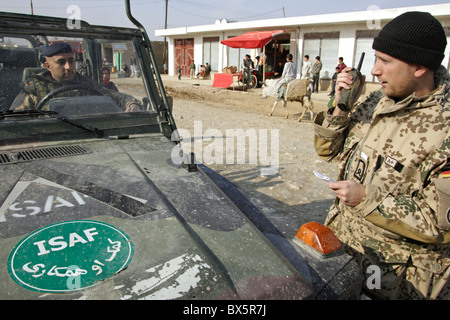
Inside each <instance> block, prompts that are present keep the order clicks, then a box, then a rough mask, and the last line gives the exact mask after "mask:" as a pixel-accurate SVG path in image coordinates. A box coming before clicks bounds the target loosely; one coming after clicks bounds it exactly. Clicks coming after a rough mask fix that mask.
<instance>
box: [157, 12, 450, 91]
mask: <svg viewBox="0 0 450 320" xmlns="http://www.w3.org/2000/svg"><path fill="white" fill-rule="evenodd" d="M431 7H432V8H431V9H432V10H431V11H432V12H431V13H432V14H433V13H434V14H436V13H439V14H441V12H443V11H445V12H448V13H445V15H444V16H438V17H437V18H438V20H440V21H441V23H442V25H443V26H444V27H445V30H446V33H447V39H448V42H449V43H450V28H449V27H446V26H449V25H450V4H448V5H436V6H431ZM411 9H416V8H408V10H406V11H410V10H411ZM417 9H418V10H420V9H422V11H423V9H426V8H417ZM403 11H405V9H401V8H400V9H393V10H381V11H379V12H376V13H374V14H371V13H370V12H364V13H363V14H366V16H365V19H364V18H359V17H360V16H361V15H356V13H347V14H335V15H321V16H317V17H305V19H301V18H302V17H297V18H284V19H275V20H274V21H271V23H272V22H273V23H272V24H270V25H269V24H268V22H267V21H263V20H259V21H253V22H247V23H230V24H228V25H222V24H216V25H211V26H197V27H185V28H178V29H173V30H170V31H168V32H167V31H166V33H167V34H166V36H168V37H169V74H170V75H173V76H175V75H176V66H175V65H174V39H180V38H193V39H194V57H195V58H194V60H195V61H196V65H197V68H198V67H199V66H200V64H202V63H204V62H206V61H203V38H204V37H218V38H219V43H220V41H222V40H224V39H228V38H229V37H232V36H237V35H240V34H242V33H245V32H248V31H254V30H276V29H283V30H286V32H288V33H290V35H291V39H290V44H291V45H290V50H291V52H290V53H292V54H293V55H294V62H295V63H296V66H297V74H298V77H300V73H301V67H302V64H303V56H304V55H305V54H309V55H310V60H311V61H314V57H315V55H317V54H316V52H317V50H312V52H308V47H309V48H311V47H314V45H315V44H314V43H315V41H314V39H315V38H314V37H316V36H318V37H325V38H322V40H321V41H322V43H324V45H325V46H331V47H333V46H337V48H336V51H335V52H336V54H335V65H337V64H338V57H343V58H344V62H345V63H346V64H347V65H348V66H355V65H357V64H358V61H359V58H360V56H361V50H362V49H361V48H364V52H365V59H364V64H363V71H364V72H363V73H365V74H366V76H367V79H368V80H369V81H371V80H373V79H372V77H371V76H370V70H371V68H372V66H373V63H374V51H373V50H372V49H371V42H372V40H373V37H374V36H376V34H377V33H378V32H379V30H380V29H381V28H382V27H383V26H384V25H385V24H386V23H387V22H388V21H390V19H392V18H394V17H395V16H398V15H399V14H401V13H402V12H403ZM328 17H330V22H332V23H329V22H328V21H327V19H328ZM369 17H370V18H369ZM376 17H382V18H379V19H376ZM332 19H335V21H334V22H333V21H332ZM358 19H359V20H358ZM370 19H373V20H370ZM316 20H317V21H318V22H317V23H315V21H316ZM292 21H298V25H295V23H293V22H292ZM330 34H332V36H335V35H336V34H337V38H327V37H328V36H330ZM323 39H326V40H325V41H324V40H323ZM333 39H335V40H333ZM227 48H228V47H226V46H224V45H222V44H219V50H218V67H217V70H215V71H217V72H221V70H222V69H223V68H224V67H226V66H228V65H229V61H228V49H227ZM328 49H329V48H328ZM328 49H327V50H328ZM247 51H248V53H249V54H250V55H251V56H252V58H253V59H254V58H255V57H256V56H257V55H261V51H260V50H256V49H251V50H250V49H247ZM449 51H450V45H448V46H447V49H446V56H445V58H444V61H443V62H442V64H443V65H444V66H445V67H447V68H448V67H449V58H450V52H449ZM332 55H334V54H330V53H328V54H325V56H326V57H324V58H326V59H328V60H327V68H325V69H323V72H322V73H321V77H322V78H323V79H326V78H330V77H331V76H332V74H333V73H334V68H333V67H332V65H333V62H330V59H332V57H331V56H332ZM235 60H236V59H235ZM237 67H238V68H239V67H240V66H237ZM330 69H332V70H330ZM327 86H328V84H327V82H326V81H324V82H323V89H326V88H327Z"/></svg>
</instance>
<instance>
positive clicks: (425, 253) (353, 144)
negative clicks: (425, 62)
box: [314, 66, 450, 299]
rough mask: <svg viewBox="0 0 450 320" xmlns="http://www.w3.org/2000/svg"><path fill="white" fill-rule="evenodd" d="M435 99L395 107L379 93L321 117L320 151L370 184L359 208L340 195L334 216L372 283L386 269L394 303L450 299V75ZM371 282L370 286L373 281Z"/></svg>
mask: <svg viewBox="0 0 450 320" xmlns="http://www.w3.org/2000/svg"><path fill="white" fill-rule="evenodd" d="M435 83H436V85H437V88H436V90H434V91H433V92H432V93H431V94H430V95H428V96H425V97H421V98H417V97H415V96H414V95H411V96H409V97H407V98H406V99H403V100H402V101H400V102H397V103H396V102H394V101H393V100H391V99H390V98H388V97H387V96H384V95H383V92H382V90H379V91H376V92H373V93H371V94H370V96H369V97H368V98H367V99H366V100H365V101H364V102H362V103H361V104H359V105H358V106H356V108H355V110H354V112H353V113H352V114H351V116H350V117H349V118H348V119H346V118H345V117H342V116H332V115H331V114H332V112H333V109H331V110H328V112H327V113H325V112H324V113H321V114H319V115H318V117H317V118H316V120H315V124H314V128H315V148H316V151H317V153H318V155H319V156H320V157H321V158H323V159H325V160H326V161H338V162H339V172H340V173H339V177H338V179H339V180H353V181H356V182H359V183H361V184H363V185H364V186H365V190H366V196H365V197H364V199H363V200H362V202H361V203H360V204H358V205H357V206H355V207H350V206H345V205H343V204H342V203H341V202H340V200H339V199H338V198H336V200H335V202H334V204H333V206H332V207H331V208H330V212H329V214H328V217H327V219H326V222H325V224H326V225H328V226H329V227H330V228H331V229H332V230H333V231H334V232H335V233H336V235H337V236H338V237H339V239H340V240H341V241H342V242H343V243H344V244H346V245H347V248H348V249H349V251H351V252H352V253H354V254H355V255H356V256H357V257H358V258H360V262H361V264H362V269H361V270H362V272H363V274H364V275H365V276H366V277H367V281H369V278H370V276H371V275H372V273H370V272H368V271H367V270H368V269H367V267H368V266H370V265H374V266H377V267H378V268H379V270H381V275H382V276H381V287H378V288H376V289H373V288H372V290H370V293H371V294H372V295H374V296H375V297H379V298H387V299H402V298H406V299H420V298H421V299H424V298H426V299H442V298H449V291H450V289H449V285H450V283H449V281H448V279H449V276H450V268H449V265H450V245H449V243H450V223H449V221H448V220H449V214H450V212H449V208H450V192H449V190H450V176H449V175H448V174H446V173H445V172H448V171H450V159H449V157H450V136H449V128H450V121H449V120H450V76H449V74H448V71H447V70H446V69H445V68H444V67H442V66H441V67H440V68H439V69H438V70H437V71H436V72H435ZM367 281H365V283H367Z"/></svg>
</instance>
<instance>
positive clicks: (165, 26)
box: [163, 0, 169, 64]
mask: <svg viewBox="0 0 450 320" xmlns="http://www.w3.org/2000/svg"><path fill="white" fill-rule="evenodd" d="M168 7H169V0H166V19H165V22H164V29H167V9H168ZM167 57H168V54H167V42H166V37H164V52H163V63H166V64H168V61H167Z"/></svg>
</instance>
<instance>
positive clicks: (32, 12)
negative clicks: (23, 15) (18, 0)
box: [30, 0, 34, 15]
mask: <svg viewBox="0 0 450 320" xmlns="http://www.w3.org/2000/svg"><path fill="white" fill-rule="evenodd" d="M30 7H31V15H34V10H33V0H30Z"/></svg>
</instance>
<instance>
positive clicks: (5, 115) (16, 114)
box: [0, 110, 105, 138]
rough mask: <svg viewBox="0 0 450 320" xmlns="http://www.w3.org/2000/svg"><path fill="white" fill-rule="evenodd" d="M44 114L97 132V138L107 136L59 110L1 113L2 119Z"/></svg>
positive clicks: (0, 117) (0, 118) (8, 111)
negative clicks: (61, 113) (62, 113)
mask: <svg viewBox="0 0 450 320" xmlns="http://www.w3.org/2000/svg"><path fill="white" fill-rule="evenodd" d="M42 115H48V116H50V117H52V118H55V119H58V120H61V121H64V122H66V123H68V124H71V125H73V126H75V127H78V128H81V129H84V130H86V131H90V132H93V133H95V135H96V136H97V138H103V137H104V136H105V133H104V131H103V130H101V129H97V128H94V127H91V126H88V125H85V124H82V123H78V122H76V121H73V120H71V119H69V118H67V117H65V116H63V115H58V112H56V111H48V110H22V111H14V110H7V111H4V112H2V113H0V120H2V119H6V118H16V117H29V116H42Z"/></svg>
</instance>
